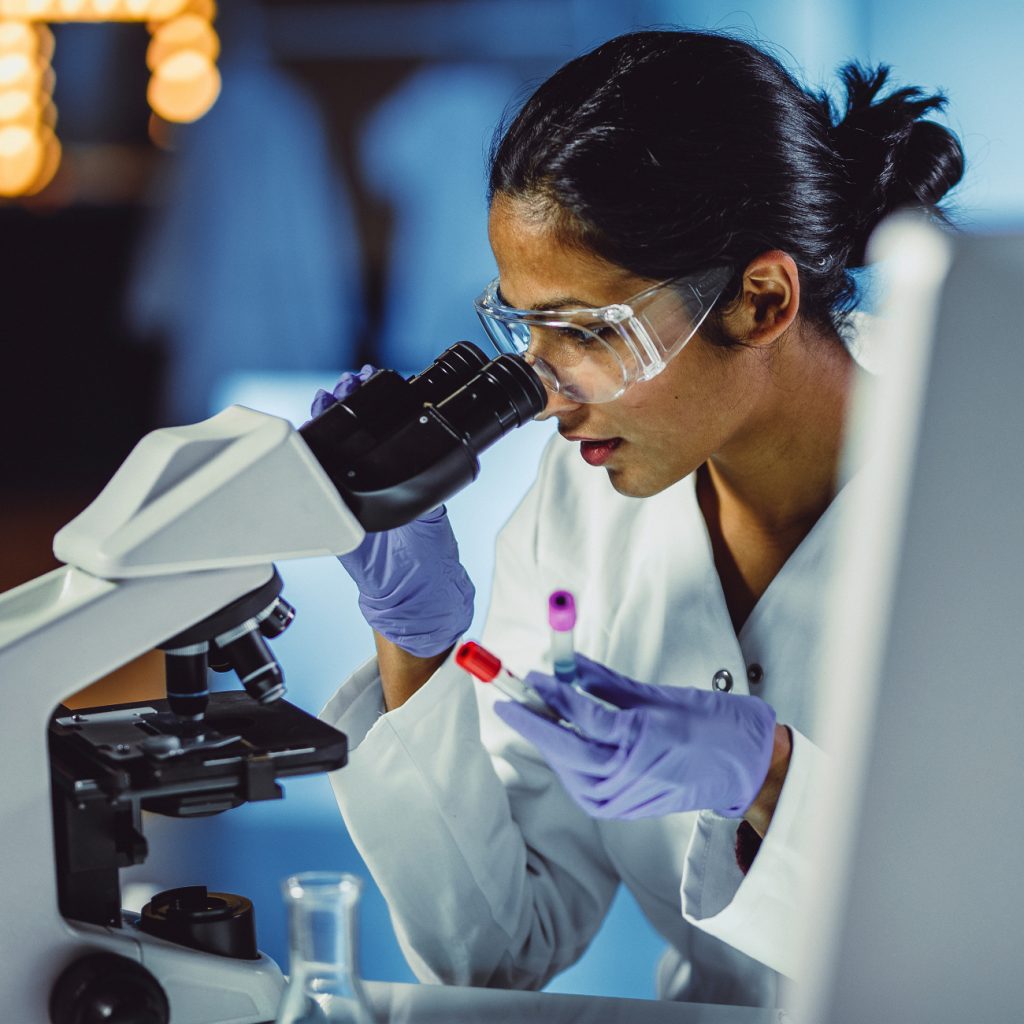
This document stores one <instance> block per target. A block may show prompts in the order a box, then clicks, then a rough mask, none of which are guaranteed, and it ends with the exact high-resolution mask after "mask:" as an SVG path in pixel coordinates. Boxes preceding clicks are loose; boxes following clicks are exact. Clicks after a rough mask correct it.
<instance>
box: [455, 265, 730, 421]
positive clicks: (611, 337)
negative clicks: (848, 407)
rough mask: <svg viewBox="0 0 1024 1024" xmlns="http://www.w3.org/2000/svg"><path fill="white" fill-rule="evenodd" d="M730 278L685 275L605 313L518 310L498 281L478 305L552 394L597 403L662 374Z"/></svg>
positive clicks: (503, 347) (500, 339) (505, 348)
mask: <svg viewBox="0 0 1024 1024" xmlns="http://www.w3.org/2000/svg"><path fill="white" fill-rule="evenodd" d="M730 276H731V271H730V270H728V269H727V268H722V267H719V268H715V269H714V270H709V271H705V272H703V273H701V274H691V275H688V276H686V277H677V278H673V279H672V280H669V281H662V282H661V284H656V285H654V286H653V287H651V288H648V289H646V290H645V291H642V292H640V293H639V294H637V295H634V296H633V297H632V298H630V299H627V300H626V301H625V302H616V303H614V304H612V305H610V306H601V307H600V308H597V309H515V308H514V307H512V306H507V305H505V303H504V302H502V301H501V292H500V290H499V287H498V279H497V278H495V279H494V280H493V281H492V282H491V283H490V284H489V285H488V286H487V287H486V288H485V289H484V292H483V294H482V295H481V296H480V297H479V298H478V299H477V300H476V302H475V303H474V306H475V307H476V312H477V315H478V316H479V317H480V321H481V323H483V325H484V330H486V331H487V334H488V336H489V337H490V339H491V341H492V342H493V343H494V345H495V347H496V348H497V349H498V351H499V352H510V353H513V354H518V355H522V356H525V357H526V359H527V361H528V362H530V363H531V364H532V366H533V368H534V370H536V371H537V373H538V375H539V376H540V378H541V379H542V380H543V381H544V385H545V386H546V387H547V388H548V390H549V391H552V392H554V393H555V394H560V395H564V396H565V397H566V398H568V399H569V400H570V401H573V402H586V403H588V404H594V403H598V402H610V401H612V400H613V399H615V398H618V397H619V396H620V395H621V394H622V393H623V392H624V391H625V390H626V388H628V387H629V386H630V384H633V383H635V382H636V381H641V380H650V379H651V378H652V377H656V376H657V375H658V374H659V373H661V371H662V370H664V369H665V367H666V365H667V364H668V362H669V361H670V360H671V359H672V358H673V356H675V355H677V354H678V353H679V352H681V351H682V349H683V347H684V346H685V345H686V343H687V342H688V341H689V340H690V339H691V338H692V337H693V336H694V334H696V333H697V331H698V329H699V328H700V325H701V324H702V323H703V322H704V320H705V319H706V318H707V315H708V313H710V312H711V309H712V307H713V306H714V304H715V302H716V301H717V300H718V298H719V296H720V295H721V294H722V291H723V289H724V288H725V286H726V284H727V283H728V281H729V278H730Z"/></svg>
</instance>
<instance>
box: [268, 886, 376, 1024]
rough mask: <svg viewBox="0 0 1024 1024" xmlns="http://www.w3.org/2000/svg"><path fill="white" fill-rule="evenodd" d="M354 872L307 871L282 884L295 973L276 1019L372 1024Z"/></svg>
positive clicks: (296, 1023) (290, 1023) (279, 1022)
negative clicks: (362, 966)
mask: <svg viewBox="0 0 1024 1024" xmlns="http://www.w3.org/2000/svg"><path fill="white" fill-rule="evenodd" d="M362 888H363V883H362V881H361V880H360V879H359V878H357V877H356V876H355V875H349V874H344V873H340V872H329V871H309V872H305V873H303V874H299V875H292V876H290V877H289V878H286V879H285V880H284V882H282V883H281V889H282V891H283V892H284V899H285V903H286V905H287V907H288V934H289V946H290V957H291V974H290V976H289V978H288V984H287V986H286V987H285V990H284V994H283V995H282V996H281V1004H280V1006H279V1007H278V1010H277V1017H276V1019H275V1024H374V1018H373V1013H372V1011H371V1010H370V1008H369V1003H368V1002H367V999H366V993H365V991H364V989H363V982H362V978H361V977H360V976H359V943H358V932H359V928H358V911H359V896H360V893H361V892H362Z"/></svg>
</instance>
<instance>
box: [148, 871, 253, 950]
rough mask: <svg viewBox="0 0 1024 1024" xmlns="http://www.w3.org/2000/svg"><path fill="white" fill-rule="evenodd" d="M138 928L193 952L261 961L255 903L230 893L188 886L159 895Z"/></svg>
mask: <svg viewBox="0 0 1024 1024" xmlns="http://www.w3.org/2000/svg"><path fill="white" fill-rule="evenodd" d="M139 927H140V928H141V929H142V930H143V931H144V932H146V933H148V934H149V935H155V936H157V938H160V939H166V940H167V941H169V942H177V943H178V944H179V945H181V946H188V947H189V948H190V949H198V950H202V952H204V953H216V954H217V956H227V957H232V958H234V959H237V960H258V959H259V958H260V954H259V950H258V949H257V948H256V915H255V914H254V912H253V908H252V902H251V901H250V900H248V899H246V897H245V896H237V895H235V894H234V893H230V892H209V891H207V888H206V886H205V885H186V886H182V887H180V888H177V889H168V890H166V891H165V892H160V893H157V894H156V896H154V897H153V898H152V899H151V900H150V901H149V902H148V903H147V904H146V905H145V906H144V907H143V908H142V914H141V916H140V918H139Z"/></svg>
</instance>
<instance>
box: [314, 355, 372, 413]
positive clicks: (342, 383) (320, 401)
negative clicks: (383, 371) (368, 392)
mask: <svg viewBox="0 0 1024 1024" xmlns="http://www.w3.org/2000/svg"><path fill="white" fill-rule="evenodd" d="M376 372H377V369H376V367H374V366H371V365H370V364H369V363H367V364H366V365H365V366H364V367H363V368H362V369H361V370H346V371H345V372H344V373H343V374H342V375H341V377H340V378H339V379H338V383H337V384H335V385H334V388H333V389H332V390H331V391H324V389H323V388H320V390H319V391H317V393H316V394H315V395H314V396H313V404H312V406H310V409H309V414H310V415H311V416H319V415H320V413H322V412H324V411H326V410H327V409H330V407H331V406H332V405H334V404H335V403H336V402H339V401H341V399H343V398H348V396H349V395H351V394H352V392H353V391H355V390H356V388H358V387H359V385H360V384H365V383H366V382H367V381H368V380H369V379H370V377H372V376H373V374H374V373H376Z"/></svg>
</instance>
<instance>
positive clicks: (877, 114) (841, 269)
mask: <svg viewBox="0 0 1024 1024" xmlns="http://www.w3.org/2000/svg"><path fill="white" fill-rule="evenodd" d="M840 75H841V78H842V81H843V84H844V86H845V91H846V101H845V105H844V109H843V110H842V111H841V112H840V113H839V116H837V111H836V109H835V106H834V105H833V103H832V101H831V100H830V99H829V97H828V95H827V93H825V92H824V91H822V92H812V91H809V90H806V89H804V88H802V87H801V86H800V85H799V84H798V83H797V82H796V80H795V79H794V78H793V77H792V75H791V74H790V73H789V72H788V71H787V70H786V69H785V68H784V67H783V66H782V64H780V63H779V61H778V60H776V59H775V58H774V57H772V56H770V55H769V54H767V53H765V52H763V51H762V50H760V49H758V48H757V47H754V46H752V45H750V44H748V43H745V42H743V41H742V40H739V39H735V38H732V37H730V36H725V35H719V34H710V33H697V32H674V31H648V32H633V33H629V34H627V35H622V36H618V37H617V38H615V39H611V40H609V41H608V42H606V43H603V44H602V45H600V46H598V47H597V48H596V49H594V50H592V51H591V52H589V53H587V54H584V55H583V56H582V57H578V58H577V59H575V60H573V61H570V62H569V63H568V64H566V65H565V66H564V67H562V68H561V69H560V70H559V71H557V72H556V73H555V74H554V75H552V76H551V78H549V79H548V80H547V81H546V82H544V83H543V84H542V85H541V86H540V87H539V88H538V89H537V91H536V92H534V94H533V95H532V96H531V97H530V98H529V99H528V100H527V102H526V104H525V105H524V106H523V108H522V109H521V110H520V111H519V113H518V114H517V115H516V116H515V118H514V120H512V122H511V123H510V124H508V125H507V126H506V127H503V128H501V129H499V132H498V134H497V135H496V136H495V141H494V144H493V145H492V149H491V163H490V181H489V189H488V199H489V201H492V200H493V199H494V197H495V196H497V195H504V196H508V197H510V198H514V199H517V200H521V201H523V202H524V203H525V204H526V209H532V211H533V212H534V214H535V215H536V216H539V217H545V218H552V219H553V221H554V223H556V224H557V225H558V226H559V228H560V230H562V232H563V233H564V236H565V237H566V239H567V240H570V241H572V242H574V243H577V244H580V245H584V246H586V247H587V248H589V249H591V250H593V251H594V252H596V253H597V254H598V255H600V256H602V257H604V258H605V259H607V260H609V261H610V262H612V263H615V264H617V265H619V266H622V267H624V268H626V269H628V270H630V271H631V272H633V273H635V274H637V275H639V276H642V277H648V278H652V279H666V278H671V277H676V276H680V275H682V274H685V273H688V272H690V271H696V270H701V269H705V268H708V267H711V266H715V265H721V264H725V265H728V266H731V267H733V268H735V269H736V271H737V273H738V272H739V271H741V270H742V269H743V268H744V267H746V265H747V263H749V261H750V260H751V259H753V258H754V257H755V256H756V255H758V254H759V253H761V252H764V251H766V250H768V249H776V248H777V249H781V250H783V251H784V252H787V253H789V255H790V256H792V258H793V260H794V261H795V262H796V264H797V267H798V268H799V272H800V281H801V295H802V297H801V307H802V309H803V311H804V314H805V316H808V317H809V318H811V319H812V320H814V321H815V322H817V323H819V324H821V325H822V326H825V327H827V328H831V329H833V330H836V331H839V330H840V328H841V327H842V324H843V321H844V316H845V314H846V313H847V312H848V311H849V310H850V309H851V308H852V306H853V303H854V297H855V293H856V288H855V285H854V282H853V279H852V277H851V275H850V273H849V269H850V268H851V267H857V266H860V265H862V264H863V261H864V248H865V245H866V242H867V238H868V235H869V234H870V232H871V231H872V229H873V228H874V227H875V226H876V225H877V224H878V222H879V221H880V220H881V219H882V217H884V216H885V215H886V214H887V213H889V212H891V211H893V210H895V209H897V208H900V207H904V206H919V207H924V208H926V209H927V210H929V211H931V212H932V213H933V214H934V215H935V216H936V217H938V218H940V219H945V214H944V213H943V212H942V211H941V210H939V209H938V207H937V203H938V202H939V200H940V199H941V198H942V197H943V196H944V195H945V194H946V192H948V191H949V189H950V188H952V187H953V185H955V184H956V183H957V182H958V181H959V180H960V178H961V177H962V175H963V168H964V158H963V151H962V149H961V148H960V144H959V142H958V141H957V139H956V137H955V136H954V135H953V134H952V133H951V132H949V131H947V130H946V129H945V128H943V127H942V126H940V125H938V124H936V123H934V122H931V121H922V120H920V118H921V117H922V115H924V114H926V113H927V112H928V111H930V110H936V109H942V107H943V106H944V105H945V102H946V101H945V97H944V96H942V95H941V94H936V95H925V94H924V93H923V91H922V90H921V89H918V88H913V87H911V88H903V89H898V90H896V91H893V92H890V93H889V95H887V96H884V97H883V96H882V95H881V94H882V92H883V89H884V87H885V85H886V83H887V82H888V79H889V69H888V68H887V67H885V66H879V67H877V68H876V69H874V70H869V69H866V68H863V67H861V66H860V65H858V64H849V65H846V66H845V67H844V68H842V69H841V71H840ZM736 283H737V284H738V278H737V281H736Z"/></svg>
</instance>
